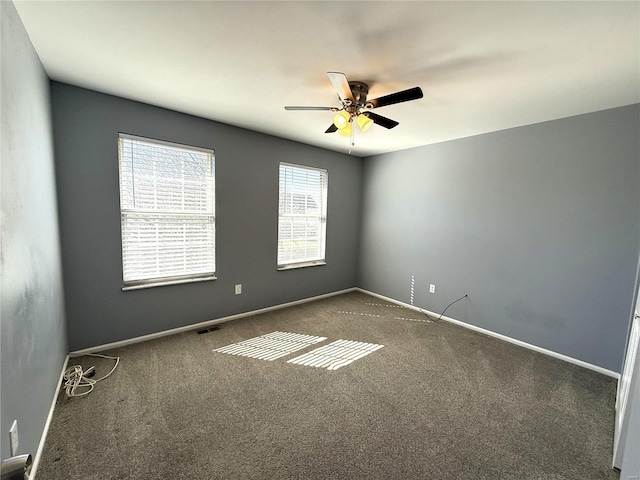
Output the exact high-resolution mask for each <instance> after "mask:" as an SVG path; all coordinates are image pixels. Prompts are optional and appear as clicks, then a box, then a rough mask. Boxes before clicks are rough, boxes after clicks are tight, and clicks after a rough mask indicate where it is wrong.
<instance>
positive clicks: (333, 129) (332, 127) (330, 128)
mask: <svg viewBox="0 0 640 480" xmlns="http://www.w3.org/2000/svg"><path fill="white" fill-rule="evenodd" d="M337 131H338V127H336V126H335V124H333V123H332V124H331V126H330V127H329V128H327V129H326V130H325V132H324V133H333V132H337Z"/></svg>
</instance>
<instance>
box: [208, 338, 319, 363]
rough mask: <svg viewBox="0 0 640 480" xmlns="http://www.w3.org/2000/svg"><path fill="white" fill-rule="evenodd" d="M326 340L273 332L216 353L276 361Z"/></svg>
mask: <svg viewBox="0 0 640 480" xmlns="http://www.w3.org/2000/svg"><path fill="white" fill-rule="evenodd" d="M326 339H327V337H314V336H313V335H303V334H301V333H288V332H271V333H267V334H266V335H262V336H260V337H255V338H250V339H249V340H245V341H243V342H239V343H232V344H231V345H227V346H226V347H221V348H217V349H215V350H214V352H220V353H228V354H229V355H239V356H242V357H251V358H258V359H260V360H275V359H276V358H280V357H284V356H285V355H289V354H290V353H293V352H297V351H298V350H302V349H303V348H306V347H308V346H309V345H313V344H314V343H318V342H322V341H323V340H326Z"/></svg>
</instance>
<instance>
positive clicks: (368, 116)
mask: <svg viewBox="0 0 640 480" xmlns="http://www.w3.org/2000/svg"><path fill="white" fill-rule="evenodd" d="M327 75H328V76H329V80H331V83H332V84H333V86H334V88H335V89H336V91H337V92H338V99H339V100H340V106H339V107H304V106H286V107H284V108H285V110H329V111H331V112H336V115H335V116H334V117H333V123H332V124H331V126H329V128H327V130H326V131H325V133H333V132H335V131H339V132H340V133H341V134H342V135H344V136H347V137H350V136H353V132H354V129H353V124H354V123H357V124H358V126H359V127H360V130H361V131H362V132H366V131H367V130H369V128H371V127H372V126H373V124H374V123H375V124H378V125H380V126H382V127H384V128H389V129H391V128H393V127H396V126H398V122H396V121H395V120H391V119H390V118H387V117H383V116H382V115H378V114H376V113H373V112H371V111H370V110H372V109H374V108H380V107H386V106H387V105H393V104H394V103H402V102H408V101H409V100H417V99H419V98H422V89H421V88H420V87H413V88H410V89H408V90H402V91H401V92H396V93H391V94H389V95H385V96H383V97H378V98H374V99H373V100H367V94H368V93H369V85H367V84H366V83H363V82H355V81H351V82H350V81H348V80H347V76H346V75H345V74H344V73H341V72H327Z"/></svg>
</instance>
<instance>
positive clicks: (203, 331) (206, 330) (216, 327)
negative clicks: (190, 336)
mask: <svg viewBox="0 0 640 480" xmlns="http://www.w3.org/2000/svg"><path fill="white" fill-rule="evenodd" d="M221 328H222V327H220V326H219V325H214V326H213V327H210V328H205V329H203V330H197V331H196V333H197V334H198V335H202V334H203V333H209V332H215V331H216V330H220V329H221Z"/></svg>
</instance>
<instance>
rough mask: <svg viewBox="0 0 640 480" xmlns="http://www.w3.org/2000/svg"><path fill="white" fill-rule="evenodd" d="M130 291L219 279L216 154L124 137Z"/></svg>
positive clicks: (123, 212)
mask: <svg viewBox="0 0 640 480" xmlns="http://www.w3.org/2000/svg"><path fill="white" fill-rule="evenodd" d="M119 158H120V210H121V219H122V263H123V265H122V268H123V280H124V284H125V287H126V286H127V285H129V286H131V285H147V284H154V283H170V282H171V281H175V282H177V281H189V280H197V279H204V278H209V277H213V276H214V275H215V194H214V177H215V176H214V154H213V151H212V150H207V149H200V148H196V147H187V146H183V145H176V144H171V143H168V142H161V141H157V140H149V139H145V138H140V137H134V136H130V135H124V134H120V136H119Z"/></svg>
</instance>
